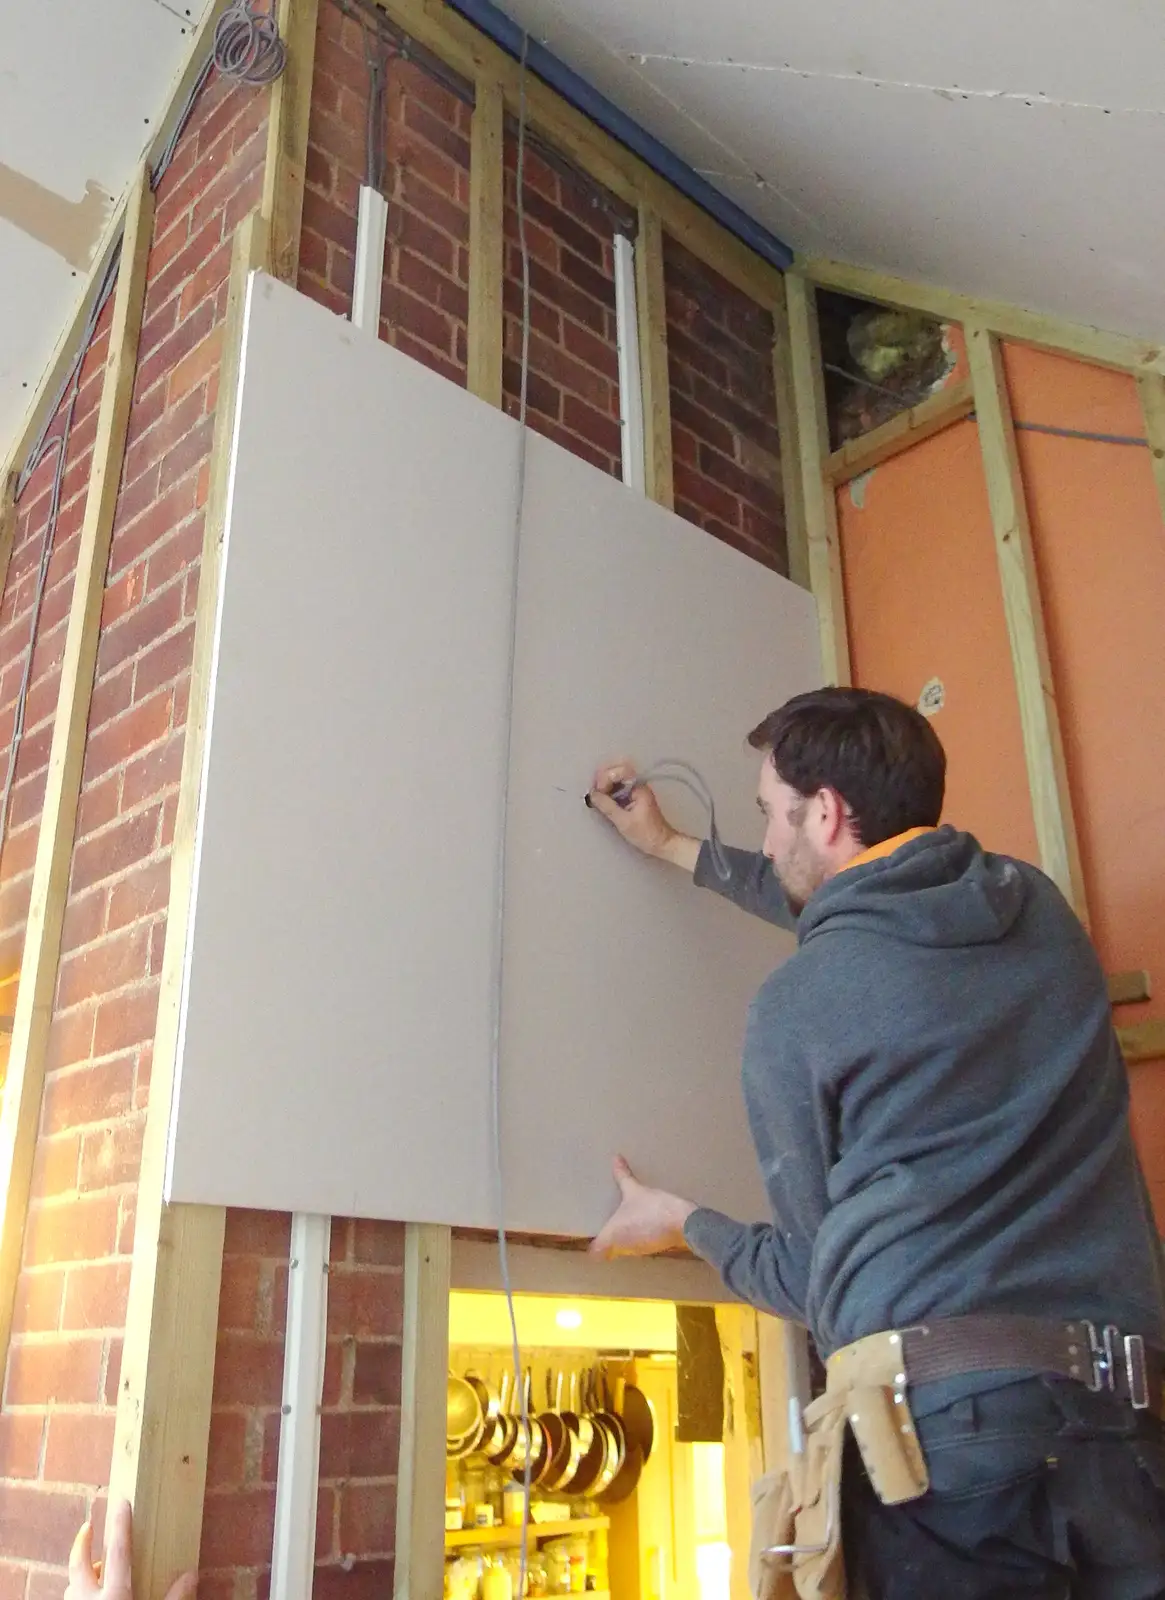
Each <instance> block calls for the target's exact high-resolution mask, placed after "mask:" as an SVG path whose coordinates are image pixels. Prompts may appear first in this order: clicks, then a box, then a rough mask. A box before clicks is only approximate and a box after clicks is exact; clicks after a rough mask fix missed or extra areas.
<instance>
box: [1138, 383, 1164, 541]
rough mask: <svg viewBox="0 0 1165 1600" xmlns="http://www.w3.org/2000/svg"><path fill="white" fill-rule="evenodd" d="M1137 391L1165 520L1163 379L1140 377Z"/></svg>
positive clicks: (1158, 496)
mask: <svg viewBox="0 0 1165 1600" xmlns="http://www.w3.org/2000/svg"><path fill="white" fill-rule="evenodd" d="M1137 390H1138V392H1139V394H1140V397H1141V411H1142V412H1143V414H1144V418H1145V437H1146V438H1147V439H1148V441H1149V459H1150V460H1151V461H1152V463H1153V479H1154V481H1155V483H1156V485H1157V498H1158V500H1159V501H1160V502H1161V517H1162V520H1165V378H1162V377H1158V376H1157V375H1156V374H1153V375H1148V376H1145V375H1142V376H1141V377H1139V378H1138V379H1137Z"/></svg>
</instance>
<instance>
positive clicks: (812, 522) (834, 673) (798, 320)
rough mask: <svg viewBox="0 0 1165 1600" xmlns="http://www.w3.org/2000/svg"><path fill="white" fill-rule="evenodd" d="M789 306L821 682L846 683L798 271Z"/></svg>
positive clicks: (816, 368) (790, 278)
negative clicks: (822, 674)
mask: <svg viewBox="0 0 1165 1600" xmlns="http://www.w3.org/2000/svg"><path fill="white" fill-rule="evenodd" d="M785 285H786V289H787V291H788V304H789V346H790V355H791V365H792V371H793V395H794V400H795V403H796V408H797V448H798V450H799V452H800V457H801V488H802V493H803V495H804V500H805V529H806V542H807V547H808V555H809V586H810V588H811V589H812V591H813V596H814V599H815V600H816V601H817V616H818V623H819V626H820V629H821V667H822V671H823V672H824V674H825V681H826V682H827V683H834V684H848V683H849V681H850V659H849V631H848V629H847V627H846V616H845V589H844V587H843V584H842V576H841V539H840V536H839V534H838V528H837V495H836V493H835V492H834V487H833V484H832V483H830V481H829V480H828V479H827V478H826V476H825V459H826V456H827V455H828V454H829V421H828V418H827V416H826V410H825V379H824V375H823V372H822V368H821V337H820V333H819V330H818V325H817V295H816V291H815V289H814V288H813V285H812V284H811V283H810V282H809V281H808V280H807V279H805V278H803V277H801V276H800V275H799V274H797V273H789V274H788V275H787V276H786V279H785Z"/></svg>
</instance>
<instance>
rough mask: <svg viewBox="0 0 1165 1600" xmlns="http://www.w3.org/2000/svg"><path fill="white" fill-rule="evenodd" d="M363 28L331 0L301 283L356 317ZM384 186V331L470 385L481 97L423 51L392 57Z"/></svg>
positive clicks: (312, 134)
mask: <svg viewBox="0 0 1165 1600" xmlns="http://www.w3.org/2000/svg"><path fill="white" fill-rule="evenodd" d="M364 52H365V44H364V30H363V27H362V25H361V24H360V23H359V22H358V21H356V20H355V18H353V17H345V16H343V15H342V13H341V11H340V9H339V6H338V5H337V4H335V0H324V4H323V5H321V7H320V21H319V33H318V35H317V40H316V66H315V79H314V82H313V85H312V106H311V118H310V123H309V129H308V155H307V191H306V193H305V195H304V204H303V237H302V242H301V246H300V270H299V287H300V289H301V290H302V291H303V292H304V293H305V294H309V295H311V296H312V298H313V299H315V300H319V301H321V302H322V304H324V305H326V306H330V307H331V309H332V310H333V311H337V312H339V313H340V314H341V315H343V316H347V315H348V314H349V313H350V311H351V309H352V286H353V281H354V276H355V270H356V262H355V250H356V207H357V202H358V197H359V190H360V185H361V184H362V183H363V182H364V181H365V171H366V155H365V123H366V118H367V113H368V93H369V80H368V66H367V63H366V60H365V53H364ZM386 82H387V93H386V95H385V119H384V129H383V133H384V141H385V162H384V178H383V193H384V194H385V196H386V198H387V200H388V238H387V243H386V246H385V259H384V286H383V299H382V301H381V319H380V336H381V338H382V339H384V340H385V341H386V342H387V343H389V344H394V345H396V346H397V347H398V348H399V349H401V350H404V351H406V352H407V353H408V354H409V355H411V356H415V357H416V359H417V360H418V361H423V362H424V363H425V365H426V366H429V367H433V368H434V369H435V370H436V371H438V372H440V373H443V374H444V376H445V377H447V378H451V379H452V380H453V381H454V382H455V383H459V384H461V385H462V387H464V385H465V364H466V343H465V323H466V317H467V314H468V306H469V123H470V117H471V114H472V113H471V109H470V106H469V105H467V104H466V103H465V102H464V101H462V100H460V99H459V98H458V97H457V96H456V95H455V94H454V93H452V91H451V90H450V89H448V88H446V87H445V86H444V85H442V84H440V83H437V82H435V81H434V79H433V78H431V77H430V76H428V75H427V74H426V73H425V72H424V71H423V70H422V69H421V68H420V67H419V66H417V65H415V64H414V63H412V62H407V61H402V60H399V59H393V60H391V61H390V62H389V65H388V68H387V79H386Z"/></svg>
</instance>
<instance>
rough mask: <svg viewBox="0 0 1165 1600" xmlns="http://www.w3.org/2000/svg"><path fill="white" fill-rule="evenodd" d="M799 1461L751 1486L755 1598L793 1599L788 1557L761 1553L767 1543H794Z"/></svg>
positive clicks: (750, 1562)
mask: <svg viewBox="0 0 1165 1600" xmlns="http://www.w3.org/2000/svg"><path fill="white" fill-rule="evenodd" d="M801 1476H802V1472H801V1464H800V1460H799V1459H798V1458H795V1459H794V1464H793V1467H792V1469H791V1470H790V1471H788V1472H785V1471H782V1472H769V1473H766V1474H765V1476H764V1477H763V1478H758V1479H757V1481H756V1483H754V1484H753V1486H752V1546H751V1549H750V1551H749V1558H748V1583H749V1588H750V1589H751V1590H752V1593H753V1597H754V1600H796V1594H797V1591H796V1589H795V1588H794V1586H793V1572H792V1568H791V1567H790V1565H789V1560H788V1557H782V1556H766V1555H764V1554H762V1552H763V1551H765V1550H767V1549H768V1548H769V1546H770V1545H774V1544H792V1543H793V1515H794V1509H795V1507H796V1504H797V1500H796V1497H797V1495H798V1494H799V1492H800V1490H799V1480H800V1478H801Z"/></svg>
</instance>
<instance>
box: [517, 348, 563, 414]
mask: <svg viewBox="0 0 1165 1600" xmlns="http://www.w3.org/2000/svg"><path fill="white" fill-rule="evenodd" d="M502 386H503V389H504V391H505V394H506V395H507V397H509V398H510V399H512V400H513V401H514V402H515V412H514V414H515V415H516V414H517V401H518V398H519V396H520V393H521V387H522V375H521V370H520V366H519V363H518V362H517V361H511V360H509V359H508V358H505V357H503V360H502ZM526 409H527V411H531V412H536V413H537V414H538V415H539V416H543V417H549V418H550V420H551V421H552V422H560V421H561V420H562V390H561V389H559V388H558V386H557V384H553V383H551V381H550V379H549V378H546V377H544V376H543V375H542V373H540V372H534V371H531V372H529V373H528V374H527V379H526Z"/></svg>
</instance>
